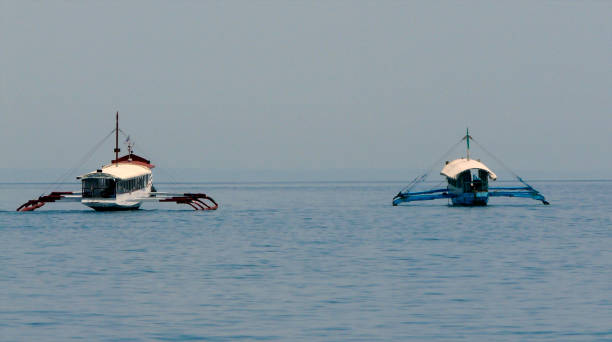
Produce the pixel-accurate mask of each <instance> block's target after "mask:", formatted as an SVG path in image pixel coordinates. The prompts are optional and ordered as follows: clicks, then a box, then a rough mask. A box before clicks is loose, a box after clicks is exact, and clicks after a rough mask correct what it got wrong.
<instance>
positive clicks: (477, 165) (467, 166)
mask: <svg viewBox="0 0 612 342" xmlns="http://www.w3.org/2000/svg"><path fill="white" fill-rule="evenodd" d="M471 169H481V170H485V171H487V172H488V173H489V177H490V178H491V179H492V180H496V179H497V175H496V174H495V173H493V171H491V170H490V169H489V168H488V167H487V166H486V165H485V164H483V163H481V162H480V161H478V160H476V159H467V158H459V159H455V160H453V161H451V162H449V163H448V164H446V165H445V166H444V168H443V169H442V171H440V174H441V175H444V176H446V177H449V178H456V177H457V175H458V174H460V173H461V172H463V171H466V170H471Z"/></svg>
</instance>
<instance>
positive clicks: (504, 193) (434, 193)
mask: <svg viewBox="0 0 612 342" xmlns="http://www.w3.org/2000/svg"><path fill="white" fill-rule="evenodd" d="M463 140H465V141H466V145H467V149H466V152H467V153H466V157H465V158H459V159H455V160H452V161H447V162H446V163H445V165H444V167H443V168H442V170H441V171H440V174H441V175H442V176H444V177H446V183H447V185H446V187H445V188H438V189H431V190H426V191H418V192H411V190H412V189H413V188H414V187H415V186H416V185H417V184H419V183H422V182H423V181H424V180H425V178H426V177H427V173H426V174H424V175H422V176H420V177H417V178H415V179H414V180H413V181H412V182H411V183H410V184H409V185H408V186H407V187H406V188H404V189H403V190H402V191H400V192H399V193H398V194H397V195H396V196H395V197H394V198H393V205H394V206H397V205H399V204H400V203H407V202H414V201H428V200H435V199H443V198H446V199H448V200H450V201H451V202H452V204H453V205H459V206H484V205H487V203H488V202H489V198H490V197H523V198H532V199H534V200H538V201H541V202H542V203H543V204H549V203H548V201H546V198H544V196H543V195H542V194H541V193H540V192H539V191H538V190H536V189H534V188H533V187H532V186H531V185H529V184H527V183H526V182H525V181H524V180H523V179H522V178H521V177H519V176H518V175H516V174H514V173H513V175H514V176H515V177H516V179H517V180H518V181H519V182H520V183H521V184H522V185H523V186H519V187H490V186H489V181H495V180H496V179H497V175H496V174H495V173H494V172H493V171H492V170H491V169H490V168H489V167H487V166H486V165H485V164H484V163H483V162H481V161H480V159H472V158H470V140H472V141H473V138H472V137H471V136H470V134H469V130H468V131H467V132H466V135H465V136H464V137H463V139H461V141H463Z"/></svg>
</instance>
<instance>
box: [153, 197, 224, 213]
mask: <svg viewBox="0 0 612 342" xmlns="http://www.w3.org/2000/svg"><path fill="white" fill-rule="evenodd" d="M159 201H160V202H174V203H177V204H188V205H190V206H191V207H192V208H193V209H195V210H217V208H219V204H217V202H215V200H214V199H213V198H212V197H209V196H207V195H206V194H201V193H200V194H191V193H185V194H183V196H173V197H168V198H164V199H160V200H159ZM206 201H208V202H210V203H207V202H206Z"/></svg>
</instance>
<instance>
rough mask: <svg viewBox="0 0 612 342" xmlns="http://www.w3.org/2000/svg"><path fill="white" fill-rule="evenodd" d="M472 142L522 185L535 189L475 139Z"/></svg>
mask: <svg viewBox="0 0 612 342" xmlns="http://www.w3.org/2000/svg"><path fill="white" fill-rule="evenodd" d="M472 141H473V142H475V143H476V144H477V145H478V147H480V148H481V149H482V150H483V151H484V152H485V153H486V154H488V155H489V156H491V157H492V158H493V159H494V160H495V161H497V162H498V163H499V164H500V165H501V166H502V167H503V168H504V169H506V171H509V172H510V173H511V174H512V175H513V176H514V177H515V178H516V179H517V180H518V181H519V182H521V183H523V184H525V185H527V186H528V187H530V188H531V189H533V187H531V185H529V184H527V182H525V181H524V180H523V179H522V178H521V177H520V176H519V175H517V174H516V172H514V171H512V169H510V167H508V165H506V164H504V162H503V161H501V160H500V159H499V158H497V157H495V155H493V153H491V152H489V151H488V150H487V149H486V148H485V147H484V146H482V144H480V143H479V142H478V141H476V140H474V138H472Z"/></svg>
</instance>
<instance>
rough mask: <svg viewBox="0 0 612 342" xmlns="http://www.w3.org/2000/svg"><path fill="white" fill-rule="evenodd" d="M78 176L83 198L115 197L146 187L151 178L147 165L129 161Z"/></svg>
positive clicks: (150, 182)
mask: <svg viewBox="0 0 612 342" xmlns="http://www.w3.org/2000/svg"><path fill="white" fill-rule="evenodd" d="M79 178H81V183H82V195H83V198H116V197H117V195H122V194H128V193H132V192H134V191H139V190H145V189H147V187H150V186H151V184H152V179H153V178H152V173H151V169H150V168H149V167H147V166H145V165H143V164H142V163H139V162H131V161H124V162H119V163H112V164H110V165H106V166H104V167H103V168H102V169H99V170H96V172H90V173H88V174H85V175H83V176H81V177H79Z"/></svg>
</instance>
